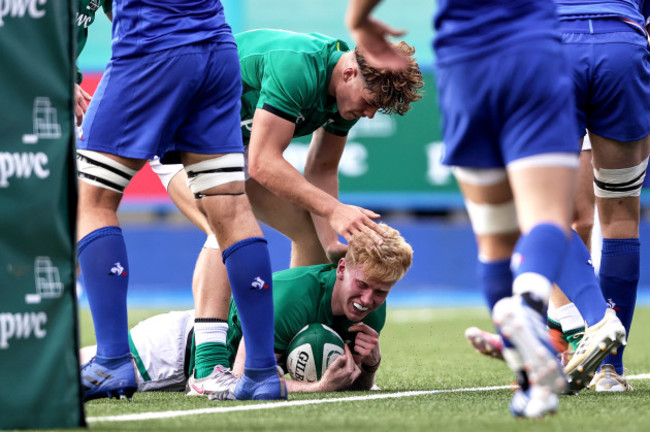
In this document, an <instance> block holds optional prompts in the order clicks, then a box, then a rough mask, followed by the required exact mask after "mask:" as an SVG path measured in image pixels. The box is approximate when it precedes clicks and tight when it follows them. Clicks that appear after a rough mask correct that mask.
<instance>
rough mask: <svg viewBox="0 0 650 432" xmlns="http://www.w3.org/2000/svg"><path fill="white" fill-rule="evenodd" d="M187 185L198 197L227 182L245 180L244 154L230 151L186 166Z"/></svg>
mask: <svg viewBox="0 0 650 432" xmlns="http://www.w3.org/2000/svg"><path fill="white" fill-rule="evenodd" d="M185 171H186V172H187V185H188V186H189V187H190V189H191V190H192V193H193V194H194V196H196V197H197V198H200V197H201V195H202V194H203V192H205V191H206V190H208V189H210V188H213V187H215V186H219V185H222V184H226V183H232V182H239V181H241V182H243V181H245V177H244V154H243V153H230V154H227V155H224V156H221V157H219V158H216V159H210V160H206V161H203V162H199V163H196V164H193V165H189V166H186V167H185Z"/></svg>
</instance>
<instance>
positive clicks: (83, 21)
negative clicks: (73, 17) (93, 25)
mask: <svg viewBox="0 0 650 432" xmlns="http://www.w3.org/2000/svg"><path fill="white" fill-rule="evenodd" d="M91 21H92V17H91V16H88V15H84V14H80V13H79V12H77V27H83V28H88V26H89V25H90V22H91Z"/></svg>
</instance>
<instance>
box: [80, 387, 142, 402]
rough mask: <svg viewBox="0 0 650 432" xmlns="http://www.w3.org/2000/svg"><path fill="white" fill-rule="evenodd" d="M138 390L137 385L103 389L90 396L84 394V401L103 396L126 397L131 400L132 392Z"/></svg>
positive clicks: (109, 397)
mask: <svg viewBox="0 0 650 432" xmlns="http://www.w3.org/2000/svg"><path fill="white" fill-rule="evenodd" d="M137 390H138V388H137V387H124V388H120V389H115V390H105V391H100V392H98V393H95V394H93V395H91V396H88V397H86V396H84V402H88V401H91V400H95V399H103V398H108V399H113V398H115V399H126V400H128V401H129V402H132V401H133V394H134V393H135V392H136V391H137Z"/></svg>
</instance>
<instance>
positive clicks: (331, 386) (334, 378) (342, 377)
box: [232, 338, 372, 393]
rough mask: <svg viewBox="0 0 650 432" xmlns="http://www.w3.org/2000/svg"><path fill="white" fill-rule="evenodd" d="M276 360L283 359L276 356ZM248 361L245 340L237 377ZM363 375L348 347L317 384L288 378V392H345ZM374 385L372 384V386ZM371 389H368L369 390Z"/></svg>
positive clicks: (235, 365)
mask: <svg viewBox="0 0 650 432" xmlns="http://www.w3.org/2000/svg"><path fill="white" fill-rule="evenodd" d="M275 357H276V359H279V358H280V357H281V355H280V354H278V353H276V354H275ZM245 361H246V348H245V347H244V338H242V339H241V341H240V342H239V348H238V349H237V356H236V358H235V364H234V365H233V367H232V370H233V373H234V374H235V376H237V377H240V376H241V375H242V374H243V373H244V362H245ZM359 374H361V370H360V369H359V368H358V367H357V365H356V364H355V363H354V357H353V356H352V352H350V349H349V348H348V347H347V346H346V347H345V355H342V356H340V357H338V358H337V359H336V360H334V362H333V363H332V364H331V365H330V367H329V368H328V369H327V371H325V374H324V375H323V377H322V378H321V379H320V381H316V382H305V381H296V380H293V379H291V378H286V383H287V390H288V391H289V393H291V392H300V393H312V392H333V391H338V390H345V389H348V388H351V387H352V386H353V385H354V382H355V380H357V378H358V377H359ZM371 385H372V384H371ZM369 388H370V387H368V389H369Z"/></svg>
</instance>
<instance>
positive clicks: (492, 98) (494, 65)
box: [437, 40, 580, 168]
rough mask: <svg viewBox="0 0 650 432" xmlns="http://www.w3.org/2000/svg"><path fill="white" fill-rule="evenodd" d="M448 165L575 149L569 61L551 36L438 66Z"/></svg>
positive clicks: (499, 163)
mask: <svg viewBox="0 0 650 432" xmlns="http://www.w3.org/2000/svg"><path fill="white" fill-rule="evenodd" d="M437 72H438V73H437V77H438V92H439V99H440V109H441V111H442V119H443V125H442V126H443V141H444V143H445V155H444V157H443V163H444V164H446V165H453V166H463V167H474V168H500V167H505V166H507V165H508V164H509V163H510V162H512V161H515V160H517V159H521V158H524V157H528V156H534V155H538V154H546V153H576V154H577V153H578V152H579V151H580V147H579V145H578V140H577V139H575V138H574V137H573V135H572V131H574V130H575V123H576V122H575V105H574V100H573V93H572V90H571V80H570V78H569V74H568V65H567V64H566V61H565V59H564V57H563V56H562V47H561V45H560V44H559V43H558V42H557V41H553V40H545V41H537V42H531V43H529V44H527V45H525V46H524V45H522V46H517V47H512V48H509V49H507V50H504V51H500V52H498V53H495V54H492V55H490V56H489V57H484V58H479V59H473V60H468V61H465V62H461V63H455V64H453V65H446V66H442V67H439V68H438V70H437Z"/></svg>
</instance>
